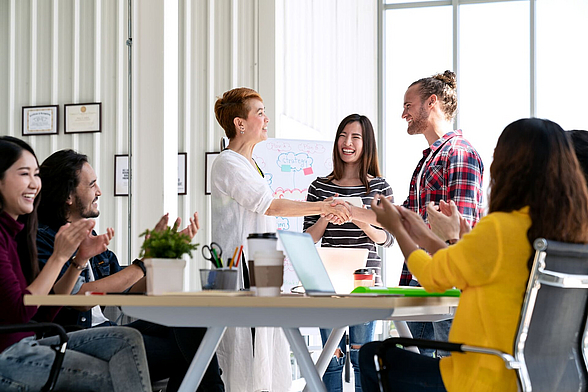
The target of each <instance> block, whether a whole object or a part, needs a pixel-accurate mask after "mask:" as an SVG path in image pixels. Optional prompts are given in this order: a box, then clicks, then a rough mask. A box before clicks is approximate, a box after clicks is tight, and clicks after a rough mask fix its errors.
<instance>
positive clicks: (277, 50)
mask: <svg viewBox="0 0 588 392" xmlns="http://www.w3.org/2000/svg"><path fill="white" fill-rule="evenodd" d="M283 10H284V4H283V1H282V0H276V1H273V0H259V12H258V14H257V15H258V17H257V22H258V23H257V26H256V28H257V31H258V34H257V39H258V45H257V50H258V66H257V80H258V83H259V85H258V86H257V91H258V92H259V94H260V95H261V96H262V98H263V101H264V103H265V112H266V114H267V115H268V116H269V118H270V121H271V122H270V126H269V128H268V137H279V136H280V134H279V132H280V131H279V129H280V116H281V114H282V107H283V103H282V96H283V94H282V90H281V86H282V83H281V80H282V69H283V59H284V56H283V53H282V42H283V34H282V28H281V26H282V25H283V23H280V22H281V21H282V18H283V13H284V11H283Z"/></svg>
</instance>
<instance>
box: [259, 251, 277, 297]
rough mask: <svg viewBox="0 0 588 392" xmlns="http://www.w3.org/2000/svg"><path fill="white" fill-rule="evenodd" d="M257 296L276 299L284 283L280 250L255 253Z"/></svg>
mask: <svg viewBox="0 0 588 392" xmlns="http://www.w3.org/2000/svg"><path fill="white" fill-rule="evenodd" d="M254 266H255V281H256V284H257V296H259V297H277V296H279V295H280V287H282V284H283V283H284V253H283V252H282V251H280V250H272V251H258V252H255V263H254Z"/></svg>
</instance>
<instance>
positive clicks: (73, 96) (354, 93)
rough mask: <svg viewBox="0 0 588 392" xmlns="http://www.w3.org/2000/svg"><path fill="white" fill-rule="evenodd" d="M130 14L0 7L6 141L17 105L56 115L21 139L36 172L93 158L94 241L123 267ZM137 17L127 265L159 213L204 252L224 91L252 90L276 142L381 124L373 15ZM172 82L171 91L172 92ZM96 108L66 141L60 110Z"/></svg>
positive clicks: (234, 10)
mask: <svg viewBox="0 0 588 392" xmlns="http://www.w3.org/2000/svg"><path fill="white" fill-rule="evenodd" d="M127 7H128V3H127V0H84V1H81V0H51V1H41V0H26V1H21V0H0V133H1V134H9V135H14V136H18V137H20V135H21V131H20V129H21V118H20V117H21V107H22V106H28V105H43V104H59V105H60V133H59V135H56V136H36V137H27V138H25V140H27V141H28V142H29V143H31V144H32V145H33V147H34V148H35V151H37V154H38V156H39V160H41V161H42V160H43V159H45V158H46V157H47V156H48V155H50V154H51V153H52V152H54V151H56V150H59V149H63V148H73V149H76V150H79V151H80V152H83V153H85V154H88V155H89V157H90V161H91V163H92V165H93V166H94V168H95V170H96V173H97V175H98V180H99V184H100V186H101V188H102V193H103V195H102V197H101V198H100V202H99V203H100V210H101V216H100V219H99V231H103V230H104V228H106V227H107V226H113V227H114V228H115V230H116V237H115V240H114V241H113V244H112V247H111V248H112V249H113V250H114V251H115V253H117V255H118V256H119V258H120V259H121V263H122V264H126V263H127V259H128V257H127V249H128V247H127V241H128V237H127V226H128V219H127V203H128V198H127V197H116V198H115V197H114V196H113V194H114V189H113V183H114V179H113V172H114V167H113V166H114V154H126V153H128V151H129V148H128V124H127V122H128V117H127V109H128V108H127V99H128V98H127V47H126V44H125V41H126V39H127V28H128V27H127ZM175 9H177V11H175ZM132 12H133V51H134V52H133V53H134V64H133V77H134V87H133V167H134V172H133V175H134V177H133V180H134V183H133V218H132V222H133V231H132V235H131V236H132V237H131V240H132V243H133V244H132V250H131V255H132V256H131V257H136V256H137V255H138V247H139V245H140V241H139V240H138V238H137V235H138V234H139V232H140V231H143V230H144V229H145V228H148V227H150V226H152V225H153V224H155V222H156V221H157V219H158V217H159V216H161V214H162V213H163V212H164V211H168V212H170V216H171V217H172V218H174V217H175V216H181V217H182V218H183V219H184V220H187V218H188V217H189V216H190V215H191V213H193V212H194V211H198V212H199V216H200V223H201V227H202V228H201V231H200V232H199V233H198V235H197V236H196V238H195V241H196V242H200V243H201V244H204V243H205V242H208V241H210V236H209V232H210V230H209V229H210V219H211V217H210V216H209V213H210V196H205V195H204V153H205V152H206V151H218V150H219V140H220V137H221V136H223V131H222V129H221V128H220V127H219V126H218V125H217V123H216V120H215V118H214V113H213V105H214V102H215V100H216V97H217V96H219V95H221V94H222V93H223V92H224V91H226V90H229V89H231V88H234V87H239V86H246V87H251V88H254V89H257V90H258V91H259V92H260V94H261V95H262V96H263V97H264V99H265V103H266V108H267V112H268V114H269V115H270V117H271V119H272V122H271V123H270V130H269V134H270V137H274V136H278V137H283V138H311V139H322V140H329V139H331V138H333V137H334V134H335V130H336V127H337V125H338V123H339V122H340V120H341V119H342V118H343V117H344V116H345V115H347V114H350V113H354V112H358V113H362V114H366V115H367V116H368V117H370V119H371V120H372V122H373V123H374V125H377V118H376V113H377V105H376V102H377V89H376V86H377V74H376V64H377V63H376V42H377V41H376V37H377V28H376V20H377V18H376V16H377V15H376V12H377V6H376V2H367V1H364V0H345V1H343V0H339V1H336V0H300V1H298V0H276V1H274V0H192V1H190V0H179V1H178V2H177V3H176V2H171V1H163V0H149V1H144V0H143V1H139V0H135V1H133V11H132ZM174 12H176V13H177V15H178V17H177V18H176V17H175V14H174ZM170 16H171V17H170ZM174 23H177V29H176V28H175V26H174ZM340 37H342V38H340ZM169 39H171V41H169ZM164 42H172V43H173V42H177V48H175V47H172V48H170V47H169V45H168V47H165V46H164V44H163V43H164ZM174 46H175V44H174ZM176 49H177V53H178V54H177V56H175V55H173V53H174V51H175V50H176ZM170 53H171V56H172V57H174V58H173V59H171V60H172V61H171V62H170V61H169V60H170V58H169V56H170ZM166 56H168V57H167V59H166ZM174 72H177V75H178V77H177V86H174V85H173V84H174V83H173V81H172V85H170V82H169V81H168V80H167V79H166V78H169V77H170V75H173V74H174ZM174 89H176V90H174ZM166 91H167V92H168V93H169V92H170V91H171V92H172V95H173V91H177V93H176V94H175V96H167V97H166ZM94 101H97V102H102V109H103V113H102V132H101V133H97V134H85V135H64V134H63V120H62V118H63V113H62V112H63V104H67V103H77V102H94ZM170 104H172V106H171V109H170ZM174 105H175V107H177V110H174V109H173V106H174ZM175 140H177V151H180V152H187V153H188V178H187V185H188V194H187V195H186V196H178V197H177V200H173V201H170V200H169V195H170V194H173V189H168V188H169V186H168V185H166V186H164V185H163V184H168V183H171V182H170V179H169V175H167V174H166V173H168V171H167V170H169V168H170V167H172V166H173V165H174V164H175V159H176V158H175V152H176V151H173V152H171V153H170V151H171V147H170V141H171V144H174V141H175ZM157 147H159V148H157ZM172 147H173V146H172ZM172 188H173V187H172ZM176 203H177V204H176ZM176 205H177V207H176ZM167 206H171V207H167ZM168 208H171V209H172V210H169V209H168ZM176 209H177V210H176ZM195 260H196V262H195V263H192V268H191V276H192V279H191V280H192V286H195V285H196V286H197V283H194V282H196V281H197V275H196V272H197V269H198V267H199V266H200V265H202V266H204V265H205V264H204V261H203V260H202V257H201V256H200V253H197V254H196V255H195Z"/></svg>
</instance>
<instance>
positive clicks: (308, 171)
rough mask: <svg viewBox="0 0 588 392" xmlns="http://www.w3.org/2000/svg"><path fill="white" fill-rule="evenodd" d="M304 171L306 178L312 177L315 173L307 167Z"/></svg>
mask: <svg viewBox="0 0 588 392" xmlns="http://www.w3.org/2000/svg"><path fill="white" fill-rule="evenodd" d="M303 171H304V175H305V176H310V175H311V174H312V173H314V172H313V171H312V167H307V168H305V169H304V170H303Z"/></svg>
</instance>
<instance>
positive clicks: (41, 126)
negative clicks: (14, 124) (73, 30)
mask: <svg viewBox="0 0 588 392" xmlns="http://www.w3.org/2000/svg"><path fill="white" fill-rule="evenodd" d="M58 133H59V105H44V106H23V107H22V136H38V135H57V134H58Z"/></svg>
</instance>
